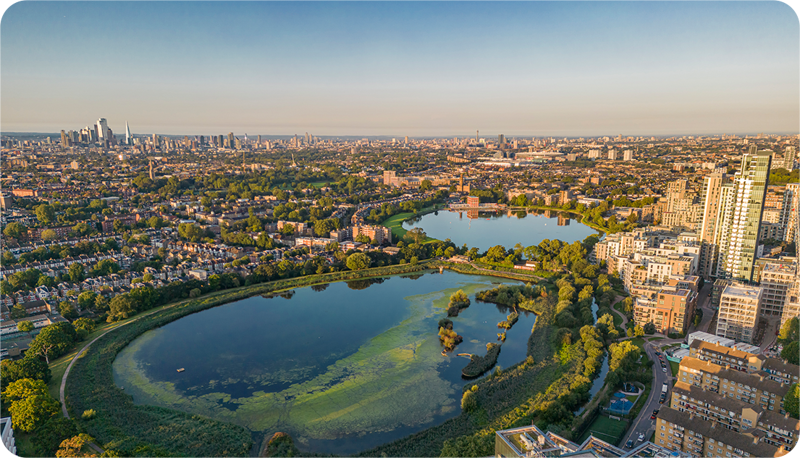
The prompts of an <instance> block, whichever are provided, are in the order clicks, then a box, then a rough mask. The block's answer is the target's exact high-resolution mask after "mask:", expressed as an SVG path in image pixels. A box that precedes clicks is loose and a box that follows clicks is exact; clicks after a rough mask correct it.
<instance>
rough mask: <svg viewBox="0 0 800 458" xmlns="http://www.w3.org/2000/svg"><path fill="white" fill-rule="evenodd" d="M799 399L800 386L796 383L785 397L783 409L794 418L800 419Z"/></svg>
mask: <svg viewBox="0 0 800 458" xmlns="http://www.w3.org/2000/svg"><path fill="white" fill-rule="evenodd" d="M798 398H800V385H798V384H797V383H794V384H792V386H790V387H789V392H788V393H786V396H784V397H783V408H784V409H786V412H788V413H789V415H791V416H792V417H794V418H800V399H798Z"/></svg>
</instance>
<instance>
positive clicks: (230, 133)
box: [228, 132, 234, 148]
mask: <svg viewBox="0 0 800 458" xmlns="http://www.w3.org/2000/svg"><path fill="white" fill-rule="evenodd" d="M233 146H234V143H233V132H228V148H233Z"/></svg>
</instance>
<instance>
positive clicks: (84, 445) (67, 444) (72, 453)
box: [56, 433, 97, 458]
mask: <svg viewBox="0 0 800 458" xmlns="http://www.w3.org/2000/svg"><path fill="white" fill-rule="evenodd" d="M92 440H93V439H92V437H91V436H90V435H88V434H85V433H81V434H78V435H77V436H74V437H71V438H69V439H65V440H64V441H63V442H61V445H59V447H58V450H57V451H56V458H73V457H92V456H97V455H96V454H95V453H94V450H93V449H92V448H91V447H90V446H89V443H90V442H92Z"/></svg>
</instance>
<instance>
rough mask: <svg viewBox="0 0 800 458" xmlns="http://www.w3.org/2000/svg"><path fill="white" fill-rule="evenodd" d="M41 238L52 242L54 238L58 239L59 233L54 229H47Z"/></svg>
mask: <svg viewBox="0 0 800 458" xmlns="http://www.w3.org/2000/svg"><path fill="white" fill-rule="evenodd" d="M41 238H42V240H44V241H45V242H50V241H52V240H55V239H57V238H58V234H56V231H54V230H52V229H45V230H43V231H42V234H41Z"/></svg>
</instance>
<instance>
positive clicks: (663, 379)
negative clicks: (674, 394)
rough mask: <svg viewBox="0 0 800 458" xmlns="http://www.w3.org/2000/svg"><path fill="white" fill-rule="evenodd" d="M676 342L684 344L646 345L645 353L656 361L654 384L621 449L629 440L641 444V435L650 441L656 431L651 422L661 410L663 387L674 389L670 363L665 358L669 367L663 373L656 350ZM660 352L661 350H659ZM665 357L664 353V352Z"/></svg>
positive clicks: (661, 341)
mask: <svg viewBox="0 0 800 458" xmlns="http://www.w3.org/2000/svg"><path fill="white" fill-rule="evenodd" d="M675 342H683V340H682V339H663V340H657V341H655V342H652V343H651V342H647V343H645V344H644V351H645V354H646V355H647V357H648V358H650V359H651V360H653V361H655V364H653V384H652V385H651V387H652V388H651V390H650V395H649V396H648V397H647V401H646V403H645V405H644V407H643V408H642V410H641V411H640V412H639V415H638V416H637V417H636V419H634V420H633V422H632V423H631V427H630V428H629V429H628V432H627V433H626V434H625V436H624V437H623V439H622V443H621V444H620V447H621V448H624V447H625V443H626V442H627V441H628V440H629V439H633V442H634V443H635V444H639V443H640V442H638V441H637V439H638V437H639V434H644V440H646V441H647V440H650V435H652V434H653V431H654V430H655V425H656V421H655V420H651V419H650V416H651V415H652V414H653V410H656V409H659V408H661V404H660V403H659V402H658V399H659V397H661V387H662V385H663V384H664V383H667V386H668V390H671V389H672V371H671V370H670V367H669V362H668V361H667V360H666V357H665V358H664V362H665V363H666V366H667V372H666V373H665V372H663V371H662V370H661V364H659V363H658V356H656V354H655V352H656V348H658V347H660V346H662V345H666V344H671V343H675ZM657 346H658V347H657ZM659 351H660V350H659ZM662 355H663V352H662ZM668 403H669V391H667V400H666V402H665V405H666V404H668Z"/></svg>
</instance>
